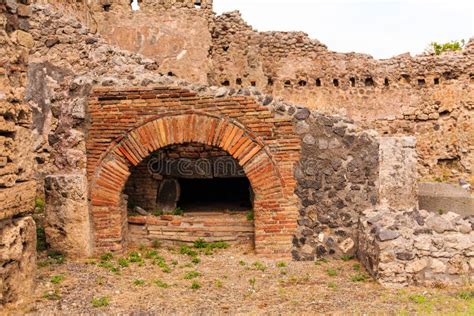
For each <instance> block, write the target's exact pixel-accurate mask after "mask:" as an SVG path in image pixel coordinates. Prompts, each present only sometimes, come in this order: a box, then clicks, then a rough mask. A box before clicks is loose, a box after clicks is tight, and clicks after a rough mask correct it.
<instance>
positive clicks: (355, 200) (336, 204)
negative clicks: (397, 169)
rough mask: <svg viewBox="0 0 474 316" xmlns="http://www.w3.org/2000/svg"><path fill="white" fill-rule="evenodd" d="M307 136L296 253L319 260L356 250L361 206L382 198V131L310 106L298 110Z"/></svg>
mask: <svg viewBox="0 0 474 316" xmlns="http://www.w3.org/2000/svg"><path fill="white" fill-rule="evenodd" d="M287 111H289V112H294V114H293V115H294V120H295V124H296V132H297V133H298V134H299V135H300V137H301V140H302V152H301V159H300V161H299V163H298V166H297V168H296V171H295V177H296V179H297V181H298V182H297V183H298V186H297V189H296V194H297V195H298V197H299V198H300V202H301V208H300V210H299V218H298V229H297V233H296V235H295V237H294V239H293V252H292V254H293V257H294V258H295V259H297V260H314V259H315V258H316V257H322V256H326V255H335V256H341V255H347V256H350V255H354V253H355V251H356V250H357V223H358V220H359V216H360V213H361V210H364V209H366V208H367V207H369V206H372V205H375V204H376V203H377V202H378V191H377V190H378V186H377V181H378V176H379V170H378V168H379V152H378V150H379V148H378V146H379V144H378V141H377V139H376V138H375V136H376V134H374V133H371V132H366V131H361V130H358V129H357V128H356V127H355V126H354V125H353V124H352V122H351V121H348V120H347V119H344V118H339V117H330V116H325V115H322V114H319V113H316V112H310V111H309V110H307V109H304V108H303V109H299V110H292V109H291V108H289V109H287Z"/></svg>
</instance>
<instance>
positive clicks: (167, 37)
mask: <svg viewBox="0 0 474 316" xmlns="http://www.w3.org/2000/svg"><path fill="white" fill-rule="evenodd" d="M37 2H38V3H51V4H53V5H55V6H56V7H57V8H59V9H60V10H64V11H66V12H68V13H69V15H70V16H75V17H77V18H79V20H80V21H82V22H83V25H84V26H86V27H88V28H89V30H91V32H92V33H98V34H100V35H101V36H102V37H103V38H104V39H105V40H106V41H107V42H108V43H110V44H113V45H116V46H118V47H120V48H122V49H125V50H127V51H130V52H136V53H140V54H142V55H144V56H146V57H148V58H152V59H153V60H155V61H156V62H157V64H158V65H159V66H158V69H159V71H160V73H162V74H170V75H173V76H178V77H179V78H182V79H186V80H189V81H191V82H196V83H201V84H206V83H207V74H208V72H209V69H210V61H209V59H208V54H209V47H210V46H211V33H210V29H212V24H213V16H214V13H213V11H212V1H209V0H208V1H205V0H202V1H195V0H186V1H179V0H172V1H170V0H146V1H139V4H140V10H139V11H132V8H131V6H130V0H94V1H90V0H89V1H75V0H74V1H66V2H64V1H54V0H40V1H37ZM190 65H192V67H190Z"/></svg>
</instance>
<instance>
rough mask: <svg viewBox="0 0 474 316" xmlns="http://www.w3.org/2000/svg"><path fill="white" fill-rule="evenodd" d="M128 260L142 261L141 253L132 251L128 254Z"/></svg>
mask: <svg viewBox="0 0 474 316" xmlns="http://www.w3.org/2000/svg"><path fill="white" fill-rule="evenodd" d="M128 260H129V261H130V262H134V263H141V262H143V258H142V255H141V254H140V253H139V252H137V251H132V252H131V253H129V254H128Z"/></svg>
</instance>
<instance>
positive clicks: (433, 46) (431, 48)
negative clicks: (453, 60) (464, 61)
mask: <svg viewBox="0 0 474 316" xmlns="http://www.w3.org/2000/svg"><path fill="white" fill-rule="evenodd" d="M465 44H466V42H465V41H464V40H463V39H462V40H454V41H450V42H447V43H438V42H431V43H430V44H429V45H428V47H427V48H426V52H427V53H429V54H435V55H441V54H442V53H445V52H455V51H460V50H462V49H463V48H464V45H465Z"/></svg>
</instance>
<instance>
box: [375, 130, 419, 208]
mask: <svg viewBox="0 0 474 316" xmlns="http://www.w3.org/2000/svg"><path fill="white" fill-rule="evenodd" d="M378 140H379V142H380V147H379V150H380V153H379V156H380V170H379V176H380V178H379V201H380V203H381V204H382V205H385V206H388V207H393V208H411V207H417V206H418V185H417V170H416V164H417V154H416V138H415V137H406V136H405V137H379V138H378Z"/></svg>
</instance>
